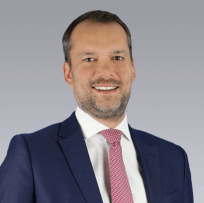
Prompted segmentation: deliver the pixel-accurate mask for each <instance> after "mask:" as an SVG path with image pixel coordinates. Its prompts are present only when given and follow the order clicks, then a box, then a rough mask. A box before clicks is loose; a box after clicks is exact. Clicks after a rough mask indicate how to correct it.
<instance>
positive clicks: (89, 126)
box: [75, 106, 131, 140]
mask: <svg viewBox="0 0 204 203" xmlns="http://www.w3.org/2000/svg"><path fill="white" fill-rule="evenodd" d="M75 115H76V118H77V120H78V122H79V124H80V126H81V129H82V132H83V135H84V139H85V140H86V139H88V138H90V137H91V136H93V135H95V134H97V133H99V132H100V131H102V130H106V129H109V128H108V127H107V126H105V125H103V124H102V123H100V122H98V121H97V120H95V119H94V118H92V117H91V116H90V115H89V114H87V113H85V112H84V111H83V110H81V109H80V108H79V107H78V106H77V109H76V111H75ZM115 129H118V130H120V131H122V132H123V134H124V137H125V138H127V139H128V140H131V136H130V131H129V128H128V121H127V114H126V113H125V117H124V119H123V120H122V121H121V123H120V124H119V125H118V126H117V127H115Z"/></svg>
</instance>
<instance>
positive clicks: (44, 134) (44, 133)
mask: <svg viewBox="0 0 204 203" xmlns="http://www.w3.org/2000/svg"><path fill="white" fill-rule="evenodd" d="M60 126H61V123H55V124H52V125H49V126H46V127H44V128H42V129H40V130H37V131H35V132H32V133H23V134H20V135H21V136H22V137H23V138H24V139H25V140H26V141H29V140H33V139H34V140H38V139H47V138H48V137H49V138H51V137H56V135H57V134H58V132H59V129H60Z"/></svg>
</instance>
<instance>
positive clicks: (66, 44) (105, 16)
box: [62, 10, 132, 68]
mask: <svg viewBox="0 0 204 203" xmlns="http://www.w3.org/2000/svg"><path fill="white" fill-rule="evenodd" d="M84 20H90V21H92V22H94V23H104V24H107V23H111V22H117V23H119V24H120V25H121V26H122V27H123V29H124V30H125V32H126V35H127V42H128V47H129V51H130V58H131V61H132V40H131V34H130V30H129V28H128V27H127V25H126V24H125V23H124V22H123V21H122V20H121V19H120V18H119V17H118V16H117V15H116V14H112V13H109V12H107V11H100V10H95V11H89V12H87V13H84V14H82V15H81V16H79V17H78V18H77V19H75V20H74V21H73V22H72V23H71V24H70V25H69V27H68V28H67V30H66V31H65V33H64V35H63V38H62V44H63V50H64V56H65V61H66V62H68V64H69V66H70V68H71V58H70V50H71V40H70V36H71V34H72V31H73V30H74V28H75V27H76V26H77V25H78V24H79V23H81V22H82V21H84Z"/></svg>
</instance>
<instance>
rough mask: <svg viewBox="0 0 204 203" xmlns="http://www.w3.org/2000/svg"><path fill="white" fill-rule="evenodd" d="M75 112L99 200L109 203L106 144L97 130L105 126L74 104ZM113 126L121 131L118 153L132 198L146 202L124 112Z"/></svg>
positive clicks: (109, 188)
mask: <svg viewBox="0 0 204 203" xmlns="http://www.w3.org/2000/svg"><path fill="white" fill-rule="evenodd" d="M75 115H76V118H77V120H78V122H79V124H80V126H81V129H82V133H83V136H84V139H85V143H86V147H87V150H88V153H89V157H90V160H91V164H92V167H93V170H94V174H95V177H96V180H97V183H98V187H99V190H100V193H101V197H102V200H103V202H104V203H110V202H111V186H110V174H109V149H110V144H109V143H108V142H107V141H106V139H105V138H104V137H103V136H102V135H101V134H100V131H102V130H105V129H109V128H108V127H106V126H105V125H103V124H101V123H99V122H98V121H96V120H95V119H94V118H92V117H91V116H90V115H89V114H87V113H85V112H84V111H82V110H81V109H80V108H79V107H78V106H77V109H76V112H75ZM115 129H118V130H120V131H122V132H123V134H122V136H121V146H122V156H123V161H124V164H125V169H126V172H127V176H128V180H129V184H130V188H131V191H132V195H133V199H134V202H135V203H147V198H146V192H145V187H144V183H143V179H142V177H141V174H140V172H139V164H138V161H137V154H136V150H135V147H134V144H133V142H132V138H131V136H130V132H129V128H128V122H127V115H125V118H124V119H123V121H122V122H121V123H120V124H119V125H118V126H117V127H116V128H115Z"/></svg>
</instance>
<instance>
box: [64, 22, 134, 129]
mask: <svg viewBox="0 0 204 203" xmlns="http://www.w3.org/2000/svg"><path fill="white" fill-rule="evenodd" d="M70 39H71V42H72V47H71V52H70V57H71V64H72V67H71V68H70V67H69V64H68V63H67V62H64V64H63V72H64V77H65V81H66V82H67V83H68V84H69V85H70V86H71V87H72V89H73V92H74V95H75V98H76V101H77V104H78V106H79V108H81V109H82V110H83V111H85V112H86V113H88V114H89V115H90V116H92V117H93V118H94V119H96V120H97V121H99V122H100V123H102V124H104V125H106V126H107V127H109V128H115V127H116V126H117V125H118V124H119V123H120V122H121V121H122V120H123V118H124V117H125V109H126V106H127V103H128V100H129V97H130V92H131V86H132V83H133V81H134V79H135V67H134V60H132V61H131V58H130V52H129V48H128V43H127V36H126V33H125V31H124V29H123V28H122V27H121V26H120V25H119V24H118V23H116V22H113V23H108V24H102V23H93V22H90V21H83V22H81V23H79V24H78V25H77V26H76V27H75V28H74V30H73V32H72V34H71V37H70ZM99 86H106V87H118V88H117V89H115V90H111V91H110V90H107V91H102V90H96V89H94V88H93V87H99Z"/></svg>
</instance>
